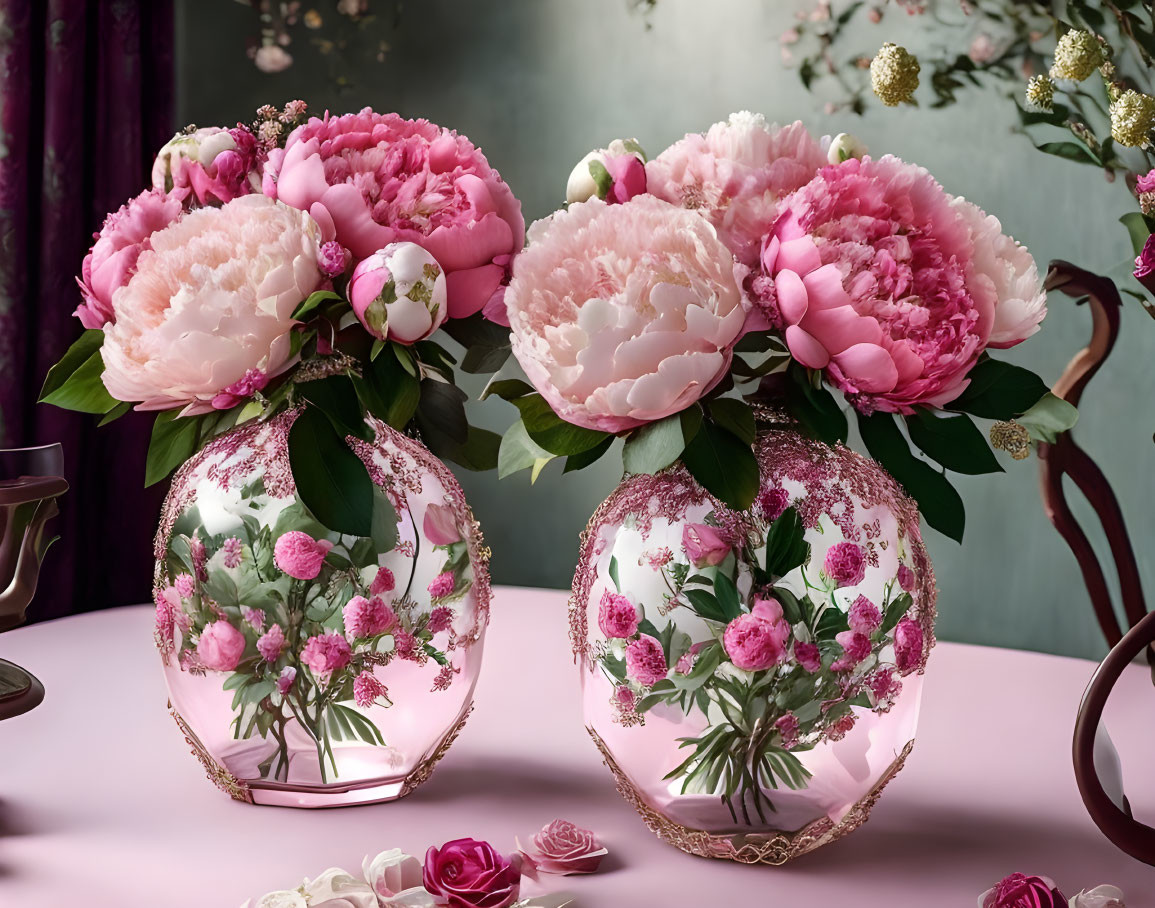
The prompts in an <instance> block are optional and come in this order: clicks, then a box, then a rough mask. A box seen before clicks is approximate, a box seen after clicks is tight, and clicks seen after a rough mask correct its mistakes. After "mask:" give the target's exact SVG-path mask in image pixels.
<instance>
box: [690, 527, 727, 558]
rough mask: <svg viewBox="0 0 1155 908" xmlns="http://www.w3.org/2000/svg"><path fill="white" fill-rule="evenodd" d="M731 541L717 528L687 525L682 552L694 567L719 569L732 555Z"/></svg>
mask: <svg viewBox="0 0 1155 908" xmlns="http://www.w3.org/2000/svg"><path fill="white" fill-rule="evenodd" d="M730 548H731V546H730V540H729V538H728V537H727V536H726V535H725V534H724V533H722V531H721V530H719V529H718V528H717V527H712V526H710V525H709V524H705V523H687V524H686V525H685V526H683V527H682V551H684V552H685V553H686V557H687V558H689V559H690V563H691V564H692V565H694V567H697V568H701V567H717V566H718V565H719V564H721V563H722V562H723V561H725V560H726V556H727V555H729V554H730Z"/></svg>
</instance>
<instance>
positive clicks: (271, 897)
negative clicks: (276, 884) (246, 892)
mask: <svg viewBox="0 0 1155 908" xmlns="http://www.w3.org/2000/svg"><path fill="white" fill-rule="evenodd" d="M241 908H309V903H308V902H306V901H305V897H304V896H303V895H301V891H300V890H299V889H278V890H277V891H276V892H266V893H265V894H264V895H262V896H261V897H260V898H259V899H257V900H256V901H255V902H254V901H253V900H252V899H249V900H248V901H247V902H245V903H244V904H243V905H241Z"/></svg>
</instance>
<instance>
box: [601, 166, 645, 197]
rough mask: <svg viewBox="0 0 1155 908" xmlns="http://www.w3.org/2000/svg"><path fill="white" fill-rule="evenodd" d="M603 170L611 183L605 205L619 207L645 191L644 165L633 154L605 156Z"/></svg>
mask: <svg viewBox="0 0 1155 908" xmlns="http://www.w3.org/2000/svg"><path fill="white" fill-rule="evenodd" d="M605 168H606V171H607V172H608V173H609V175H610V179H611V180H612V181H613V182H612V183H610V189H609V192H607V193H606V203H607V204H609V205H619V204H621V203H622V202H628V201H629V200H630V199H632V198H633V197H634V196H636V195H641V194H642V193H644V192H645V191H646V165H645V164H643V163H642V161H641V159H640V158H639V157H638V156H637V155H635V154H620V155H606V157H605Z"/></svg>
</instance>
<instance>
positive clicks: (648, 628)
mask: <svg viewBox="0 0 1155 908" xmlns="http://www.w3.org/2000/svg"><path fill="white" fill-rule="evenodd" d="M638 630H639V631H640V632H641V633H643V634H645V635H646V636H647V637H653V638H654V639H655V640H657V641H659V642H660V641H661V639H662V632H661V631H659V630H658V629H657V628H656V627H654V622H652V621H651V620H650V619H649V618H643V619H642V620H641V621H639V622H638Z"/></svg>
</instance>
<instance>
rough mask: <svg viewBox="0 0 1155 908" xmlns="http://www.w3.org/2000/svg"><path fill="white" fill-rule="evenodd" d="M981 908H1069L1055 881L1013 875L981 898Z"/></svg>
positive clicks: (1039, 877)
mask: <svg viewBox="0 0 1155 908" xmlns="http://www.w3.org/2000/svg"><path fill="white" fill-rule="evenodd" d="M979 905H980V908H1067V899H1066V896H1064V895H1063V893H1061V892H1060V891H1059V890H1058V888H1056V886H1055V883H1054V881H1053V880H1050V879H1047V877H1043V876H1026V875H1025V874H1022V873H1012V874H1011V875H1010V876H1008V877H1004V878H1003V879H1002V880H1000V881H999V882H998V883H997V884H996V885H995V886H994V888H992V889H988V890H987V891H986V892H984V893H983V894H982V895H981V896H979Z"/></svg>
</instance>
